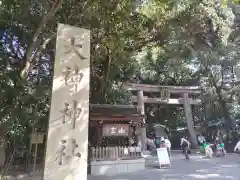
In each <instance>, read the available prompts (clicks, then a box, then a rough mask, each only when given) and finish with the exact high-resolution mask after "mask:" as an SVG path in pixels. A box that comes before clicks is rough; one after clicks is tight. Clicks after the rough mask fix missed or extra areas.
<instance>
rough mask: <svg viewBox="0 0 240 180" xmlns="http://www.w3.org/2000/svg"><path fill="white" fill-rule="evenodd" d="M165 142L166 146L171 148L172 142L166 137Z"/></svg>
mask: <svg viewBox="0 0 240 180" xmlns="http://www.w3.org/2000/svg"><path fill="white" fill-rule="evenodd" d="M164 142H165V143H166V146H167V147H168V148H169V149H171V142H170V141H169V140H168V139H165V140H164Z"/></svg>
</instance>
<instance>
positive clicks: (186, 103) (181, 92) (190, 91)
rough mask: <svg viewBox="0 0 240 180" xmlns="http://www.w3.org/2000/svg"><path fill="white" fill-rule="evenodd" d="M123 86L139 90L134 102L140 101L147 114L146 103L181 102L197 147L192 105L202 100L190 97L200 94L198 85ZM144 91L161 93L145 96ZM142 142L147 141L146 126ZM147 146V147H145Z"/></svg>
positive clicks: (142, 110)
mask: <svg viewBox="0 0 240 180" xmlns="http://www.w3.org/2000/svg"><path fill="white" fill-rule="evenodd" d="M123 88H124V89H125V90H128V91H133V92H137V96H132V98H131V100H132V102H133V103H138V108H139V111H140V112H141V114H143V115H145V110H144V104H145V103H151V104H152V103H154V104H155V103H157V104H158V103H164V104H181V105H183V107H184V112H185V118H186V122H187V127H188V131H189V134H190V139H191V142H192V147H197V137H196V132H195V129H194V122H193V115H192V105H200V104H201V100H200V99H195V98H191V97H189V96H190V95H195V96H196V95H200V94H201V93H202V90H201V88H200V87H198V86H158V85H148V84H131V83H125V84H124V85H123ZM144 92H153V93H159V96H160V97H159V98H150V97H147V96H144V95H143V93H144ZM171 95H175V96H176V95H177V96H179V97H178V98H171ZM141 140H142V143H141V144H145V142H146V128H145V127H143V128H142V132H141ZM143 148H145V147H143Z"/></svg>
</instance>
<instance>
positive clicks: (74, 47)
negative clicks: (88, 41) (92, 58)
mask: <svg viewBox="0 0 240 180" xmlns="http://www.w3.org/2000/svg"><path fill="white" fill-rule="evenodd" d="M65 48H66V49H65V54H69V53H71V52H74V53H76V54H77V55H78V57H79V58H80V59H81V60H84V59H86V58H85V57H84V56H83V55H82V54H81V53H79V51H78V48H83V46H82V44H80V43H76V39H75V37H71V38H70V43H69V44H67V45H65Z"/></svg>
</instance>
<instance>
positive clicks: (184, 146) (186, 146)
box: [180, 137, 191, 160]
mask: <svg viewBox="0 0 240 180" xmlns="http://www.w3.org/2000/svg"><path fill="white" fill-rule="evenodd" d="M190 144H191V143H190V142H189V140H188V138H187V137H182V138H181V143H180V146H181V147H182V150H183V152H184V155H185V158H186V159H187V160H189V155H188V153H189V151H190Z"/></svg>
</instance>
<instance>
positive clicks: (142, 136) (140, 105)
mask: <svg viewBox="0 0 240 180" xmlns="http://www.w3.org/2000/svg"><path fill="white" fill-rule="evenodd" d="M137 97H138V108H139V111H140V113H141V114H142V115H145V109H144V99H143V91H138V93H137ZM143 121H144V123H145V119H143ZM138 139H139V140H140V141H141V143H140V144H141V149H142V151H143V150H146V149H147V146H146V143H147V134H146V127H142V128H141V134H140V136H139V138H138Z"/></svg>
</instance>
